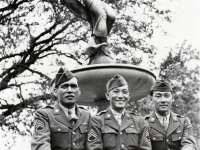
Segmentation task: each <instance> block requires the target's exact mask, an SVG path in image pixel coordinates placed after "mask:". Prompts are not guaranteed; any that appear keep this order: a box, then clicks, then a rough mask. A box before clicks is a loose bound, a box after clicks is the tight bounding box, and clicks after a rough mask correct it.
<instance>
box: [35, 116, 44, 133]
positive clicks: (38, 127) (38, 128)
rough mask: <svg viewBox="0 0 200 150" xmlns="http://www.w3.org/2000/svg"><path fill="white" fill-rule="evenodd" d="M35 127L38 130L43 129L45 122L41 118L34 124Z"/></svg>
mask: <svg viewBox="0 0 200 150" xmlns="http://www.w3.org/2000/svg"><path fill="white" fill-rule="evenodd" d="M35 129H36V131H38V132H41V131H44V130H45V123H44V122H43V121H41V120H39V119H38V120H37V123H36V125H35Z"/></svg>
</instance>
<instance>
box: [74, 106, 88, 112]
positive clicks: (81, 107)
mask: <svg viewBox="0 0 200 150" xmlns="http://www.w3.org/2000/svg"><path fill="white" fill-rule="evenodd" d="M77 107H78V108H80V109H84V110H86V111H89V110H88V109H87V108H85V107H84V106H80V105H77Z"/></svg>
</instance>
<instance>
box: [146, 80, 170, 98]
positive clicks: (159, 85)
mask: <svg viewBox="0 0 200 150" xmlns="http://www.w3.org/2000/svg"><path fill="white" fill-rule="evenodd" d="M153 91H161V92H172V87H171V84H170V83H169V82H167V81H164V80H157V81H156V82H155V83H154V84H153V85H152V87H151V90H150V95H152V94H153Z"/></svg>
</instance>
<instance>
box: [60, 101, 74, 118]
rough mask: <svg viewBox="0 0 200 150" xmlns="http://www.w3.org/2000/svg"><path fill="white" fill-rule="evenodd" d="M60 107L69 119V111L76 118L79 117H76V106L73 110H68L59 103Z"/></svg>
mask: <svg viewBox="0 0 200 150" xmlns="http://www.w3.org/2000/svg"><path fill="white" fill-rule="evenodd" d="M59 105H60V107H61V108H62V110H63V111H64V113H65V115H66V116H67V117H68V112H69V110H71V111H72V116H75V118H76V117H77V116H76V112H75V106H74V107H73V108H71V109H68V108H66V107H64V106H63V105H61V104H60V103H59Z"/></svg>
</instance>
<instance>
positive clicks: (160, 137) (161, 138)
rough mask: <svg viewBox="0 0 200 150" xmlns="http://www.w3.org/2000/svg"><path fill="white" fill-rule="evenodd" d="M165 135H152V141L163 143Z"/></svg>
mask: <svg viewBox="0 0 200 150" xmlns="http://www.w3.org/2000/svg"><path fill="white" fill-rule="evenodd" d="M163 139H164V137H163V135H151V141H163Z"/></svg>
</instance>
